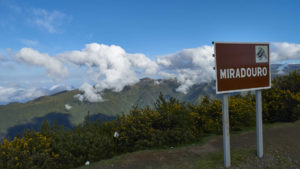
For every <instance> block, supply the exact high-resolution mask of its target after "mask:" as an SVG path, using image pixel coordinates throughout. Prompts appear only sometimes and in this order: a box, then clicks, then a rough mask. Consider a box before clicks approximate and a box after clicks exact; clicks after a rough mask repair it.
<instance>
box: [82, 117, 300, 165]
mask: <svg viewBox="0 0 300 169" xmlns="http://www.w3.org/2000/svg"><path fill="white" fill-rule="evenodd" d="M299 131H300V121H297V122H295V123H278V124H272V125H270V124H267V125H264V157H263V158H262V159H258V158H257V157H256V135H255V129H250V131H249V129H248V131H244V132H242V133H239V134H233V135H231V159H232V163H231V164H232V167H231V168H245V169H253V168H261V169H265V168H268V169H272V168H274V169H282V168H299V167H300V160H299V159H300V134H299ZM133 168H135V169H139V168H143V169H147V168H149V169H150V168H155V169H196V168H201V169H214V168H223V152H222V137H221V136H212V137H210V138H208V139H207V140H206V141H205V142H204V143H198V144H193V145H188V146H183V147H178V148H174V149H164V150H146V151H140V152H134V153H129V154H124V155H121V156H118V157H114V158H112V159H108V160H103V161H100V162H96V163H92V164H91V165H90V166H83V167H80V169H133Z"/></svg>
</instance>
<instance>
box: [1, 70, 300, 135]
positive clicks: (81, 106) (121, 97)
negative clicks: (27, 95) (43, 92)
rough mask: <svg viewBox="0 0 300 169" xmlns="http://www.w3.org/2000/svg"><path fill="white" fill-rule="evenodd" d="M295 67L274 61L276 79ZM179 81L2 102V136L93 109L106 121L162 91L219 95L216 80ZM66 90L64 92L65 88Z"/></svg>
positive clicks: (194, 97) (185, 97)
mask: <svg viewBox="0 0 300 169" xmlns="http://www.w3.org/2000/svg"><path fill="white" fill-rule="evenodd" d="M293 70H300V64H290V65H284V64H272V65H271V71H272V72H271V73H272V78H273V77H276V76H280V75H286V74H288V73H289V72H291V71H293ZM178 86H179V83H178V82H177V81H176V80H174V79H173V80H153V79H150V78H144V79H141V80H140V82H138V83H136V84H135V85H132V86H126V87H125V88H124V89H123V90H122V91H121V92H113V91H111V90H106V91H104V92H103V93H102V96H103V98H104V100H105V101H104V102H97V103H90V102H81V101H79V100H78V99H77V98H74V96H75V95H76V94H79V93H80V91H79V90H70V91H67V90H63V89H64V88H66V87H65V86H53V88H52V89H50V90H51V91H57V92H58V93H55V94H53V93H54V92H53V93H52V95H48V96H42V97H39V98H37V99H34V100H32V101H29V102H26V103H16V102H14V103H10V104H7V105H0V116H1V118H0V139H1V138H4V137H14V136H15V135H16V134H17V133H19V132H21V131H22V130H24V129H25V128H33V129H38V127H39V126H40V125H41V124H42V122H43V121H44V120H48V121H49V122H50V123H53V122H54V121H57V122H58V124H63V125H64V126H65V127H68V128H72V126H74V125H77V124H80V123H82V122H83V120H84V117H85V116H86V115H87V113H88V112H90V119H91V120H95V119H97V118H100V119H102V120H103V121H107V120H111V119H114V118H115V116H116V115H118V114H122V113H124V114H126V113H128V112H129V110H130V108H131V107H132V106H138V107H143V106H146V105H149V106H153V103H154V102H155V100H156V99H157V98H158V96H159V94H160V93H162V94H163V95H164V96H165V97H166V98H170V97H175V98H177V99H179V100H180V101H185V102H189V103H199V102H200V101H201V99H202V97H203V96H210V97H216V95H215V83H214V82H210V83H203V84H197V85H194V86H192V87H191V89H190V90H189V92H188V93H187V94H183V93H180V92H177V91H176V88H177V87H178ZM62 90H63V91H62Z"/></svg>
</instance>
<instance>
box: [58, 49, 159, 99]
mask: <svg viewBox="0 0 300 169" xmlns="http://www.w3.org/2000/svg"><path fill="white" fill-rule="evenodd" d="M59 56H60V57H62V59H63V60H64V61H66V62H68V63H71V64H75V65H80V66H86V67H88V68H89V74H90V75H92V80H93V81H94V82H95V83H96V85H95V88H93V90H92V88H91V87H88V85H87V84H84V85H83V86H82V88H84V89H83V91H85V92H86V91H90V93H89V94H88V95H83V97H80V96H79V95H78V96H76V97H78V99H80V100H83V99H87V100H89V101H93V102H94V101H95V100H102V98H101V97H96V94H97V93H101V92H102V91H103V90H104V89H112V90H113V91H117V92H118V91H121V90H122V89H123V88H124V86H126V85H132V84H135V83H136V82H138V81H139V77H138V75H139V74H143V75H144V74H146V75H151V74H155V73H156V71H157V69H158V65H157V64H156V62H154V61H152V60H150V59H149V58H147V57H146V56H145V55H143V54H128V53H126V52H125V50H124V49H122V48H121V47H120V46H116V45H111V46H108V45H104V44H98V43H91V44H87V45H86V47H85V48H84V49H82V50H81V51H71V52H65V53H62V54H59ZM85 89H90V90H85ZM92 91H94V92H92ZM98 95H99V94H98ZM89 96H91V97H89ZM88 98H89V99H88Z"/></svg>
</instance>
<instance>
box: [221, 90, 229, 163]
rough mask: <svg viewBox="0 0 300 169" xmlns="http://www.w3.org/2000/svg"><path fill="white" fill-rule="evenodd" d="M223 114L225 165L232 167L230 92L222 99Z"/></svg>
mask: <svg viewBox="0 0 300 169" xmlns="http://www.w3.org/2000/svg"><path fill="white" fill-rule="evenodd" d="M222 114H223V147H224V165H225V167H230V165H231V158H230V135H229V114H228V94H227V93H225V94H223V101H222Z"/></svg>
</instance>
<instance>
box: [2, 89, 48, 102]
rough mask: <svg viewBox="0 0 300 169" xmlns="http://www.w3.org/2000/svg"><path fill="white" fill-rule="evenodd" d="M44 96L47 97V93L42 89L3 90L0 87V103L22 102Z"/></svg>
mask: <svg viewBox="0 0 300 169" xmlns="http://www.w3.org/2000/svg"><path fill="white" fill-rule="evenodd" d="M44 95H47V91H46V90H44V89H36V88H30V89H23V88H13V87H8V88H5V87H1V86H0V96H1V97H0V103H9V102H24V101H28V100H31V99H34V98H37V97H40V96H44Z"/></svg>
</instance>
